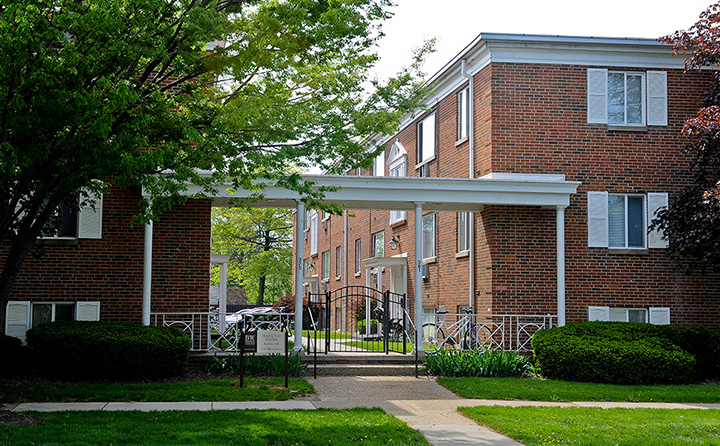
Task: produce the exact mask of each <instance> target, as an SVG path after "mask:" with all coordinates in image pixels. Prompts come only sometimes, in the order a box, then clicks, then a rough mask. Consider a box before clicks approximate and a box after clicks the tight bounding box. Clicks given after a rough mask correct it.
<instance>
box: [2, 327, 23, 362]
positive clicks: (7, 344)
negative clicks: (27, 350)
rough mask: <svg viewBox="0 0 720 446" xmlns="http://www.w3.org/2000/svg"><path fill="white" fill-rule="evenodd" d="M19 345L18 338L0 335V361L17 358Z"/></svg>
mask: <svg viewBox="0 0 720 446" xmlns="http://www.w3.org/2000/svg"><path fill="white" fill-rule="evenodd" d="M21 343H22V341H20V339H19V338H16V337H13V336H8V335H6V334H2V333H0V361H6V360H8V359H11V358H14V357H15V356H17V354H18V352H19V351H20V344H21Z"/></svg>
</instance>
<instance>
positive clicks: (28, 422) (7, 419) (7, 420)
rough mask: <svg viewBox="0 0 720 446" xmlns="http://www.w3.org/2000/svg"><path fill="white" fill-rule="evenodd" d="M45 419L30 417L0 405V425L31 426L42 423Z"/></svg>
mask: <svg viewBox="0 0 720 446" xmlns="http://www.w3.org/2000/svg"><path fill="white" fill-rule="evenodd" d="M44 422H45V420H41V419H40V418H35V417H31V416H29V415H25V414H22V413H16V412H13V411H12V410H8V409H6V408H4V407H2V406H0V426H32V425H33V424H37V423H44Z"/></svg>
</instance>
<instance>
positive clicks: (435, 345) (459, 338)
mask: <svg viewBox="0 0 720 446" xmlns="http://www.w3.org/2000/svg"><path fill="white" fill-rule="evenodd" d="M440 308H442V307H440ZM435 314H436V315H437V316H439V317H438V319H437V321H438V323H435V322H426V323H424V324H423V326H422V330H423V344H425V343H427V345H428V349H429V350H430V351H437V350H440V349H443V348H451V349H458V350H487V349H488V348H489V344H491V343H492V333H490V331H489V330H488V328H487V327H485V326H484V325H478V324H476V323H475V320H474V319H475V318H474V317H473V316H474V314H473V311H472V308H464V309H463V310H462V313H461V314H457V315H454V316H457V321H456V322H453V323H451V324H448V323H447V322H446V319H445V318H446V316H448V315H449V314H450V313H449V312H448V311H445V310H444V308H443V309H440V310H438V311H436V313H435Z"/></svg>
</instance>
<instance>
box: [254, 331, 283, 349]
mask: <svg viewBox="0 0 720 446" xmlns="http://www.w3.org/2000/svg"><path fill="white" fill-rule="evenodd" d="M257 352H258V353H259V354H269V355H272V354H275V353H280V354H285V333H283V332H282V331H275V330H258V331H257Z"/></svg>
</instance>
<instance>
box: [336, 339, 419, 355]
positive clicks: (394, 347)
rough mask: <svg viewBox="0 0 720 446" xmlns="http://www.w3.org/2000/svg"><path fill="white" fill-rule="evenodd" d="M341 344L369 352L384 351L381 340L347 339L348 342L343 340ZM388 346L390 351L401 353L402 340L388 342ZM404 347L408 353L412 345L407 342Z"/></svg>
mask: <svg viewBox="0 0 720 446" xmlns="http://www.w3.org/2000/svg"><path fill="white" fill-rule="evenodd" d="M343 344H345V345H347V346H350V347H355V348H361V349H364V350H368V351H371V352H384V351H385V346H384V344H383V343H382V341H349V342H343ZM388 347H389V348H390V351H391V352H399V353H402V351H403V350H402V348H403V344H402V342H388ZM405 348H406V349H407V350H406V351H407V353H410V352H412V351H413V345H412V344H411V343H410V342H408V343H406V344H405Z"/></svg>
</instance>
